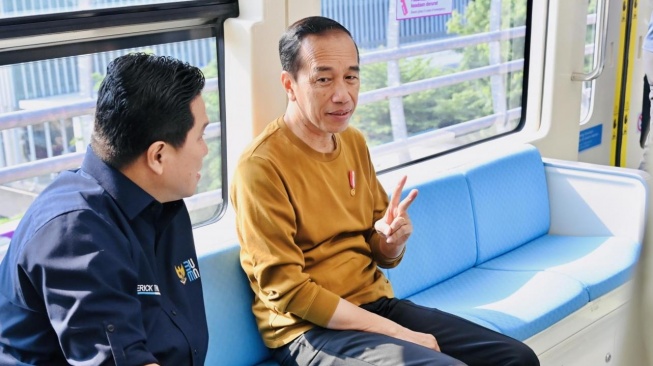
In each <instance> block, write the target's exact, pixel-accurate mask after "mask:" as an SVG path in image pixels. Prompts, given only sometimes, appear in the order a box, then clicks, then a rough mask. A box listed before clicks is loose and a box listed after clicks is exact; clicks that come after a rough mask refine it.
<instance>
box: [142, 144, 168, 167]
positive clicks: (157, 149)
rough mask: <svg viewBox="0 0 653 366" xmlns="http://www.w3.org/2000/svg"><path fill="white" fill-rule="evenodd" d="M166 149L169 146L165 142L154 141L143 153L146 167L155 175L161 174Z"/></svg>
mask: <svg viewBox="0 0 653 366" xmlns="http://www.w3.org/2000/svg"><path fill="white" fill-rule="evenodd" d="M168 148H169V146H168V144H166V143H165V142H163V141H155V142H153V143H152V145H150V147H148V148H147V151H146V152H145V160H146V161H147V166H148V167H149V168H150V169H152V171H153V172H154V173H155V174H157V175H161V174H163V159H164V157H165V153H166V152H167V149H168Z"/></svg>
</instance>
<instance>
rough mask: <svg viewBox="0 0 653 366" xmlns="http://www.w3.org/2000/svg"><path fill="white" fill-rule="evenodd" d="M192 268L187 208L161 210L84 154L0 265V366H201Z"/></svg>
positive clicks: (178, 204) (201, 327) (37, 206)
mask: <svg viewBox="0 0 653 366" xmlns="http://www.w3.org/2000/svg"><path fill="white" fill-rule="evenodd" d="M197 263H198V262H197V256H196V253H195V246H194V241H193V234H192V227H191V223H190V218H189V216H188V210H187V209H186V206H185V204H184V202H183V200H179V201H175V202H169V203H164V204H161V203H159V202H157V201H156V200H155V199H154V198H153V197H152V196H150V195H149V194H148V193H146V192H145V191H143V190H142V189H141V188H140V187H139V186H137V185H136V184H135V183H133V182H132V181H131V180H129V179H128V178H127V177H125V176H124V175H123V174H122V173H120V172H119V171H117V170H115V169H113V168H111V167H109V166H108V165H106V164H105V163H103V162H102V161H101V160H100V159H99V158H98V157H97V156H96V155H95V154H94V153H93V151H92V150H91V149H90V148H89V149H88V151H87V153H86V156H85V157H84V161H83V163H82V167H81V169H78V170H76V171H66V172H62V173H61V174H60V175H59V176H58V177H57V179H56V180H55V181H54V182H53V183H52V184H51V185H50V186H49V187H48V188H46V189H45V190H44V191H43V192H42V193H41V194H40V195H39V197H37V199H36V200H35V201H34V203H33V204H32V205H31V206H30V208H29V209H28V211H27V213H26V214H25V216H24V217H23V219H22V220H21V222H20V224H19V226H18V228H17V229H16V232H15V233H14V236H13V238H12V240H11V242H10V244H9V249H8V251H7V254H6V255H5V258H4V259H3V261H2V263H1V264H0V365H35V364H38V365H68V364H72V365H104V364H107V365H113V364H115V365H143V364H147V363H159V364H161V365H203V364H204V359H205V357H206V352H207V347H208V329H207V325H206V314H205V311H204V300H203V298H202V281H201V273H200V271H199V268H198V267H197Z"/></svg>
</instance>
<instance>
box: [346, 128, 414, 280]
mask: <svg viewBox="0 0 653 366" xmlns="http://www.w3.org/2000/svg"><path fill="white" fill-rule="evenodd" d="M357 132H358V131H357ZM358 134H359V136H360V139H359V140H358V143H359V144H361V145H362V148H361V149H360V151H363V152H364V153H365V154H364V156H362V157H361V160H364V162H365V163H366V166H367V167H368V169H367V176H366V179H367V180H368V182H369V187H370V190H371V192H372V196H373V199H374V209H373V213H372V215H373V217H372V227H371V228H370V229H369V231H368V233H367V235H366V241H367V244H368V245H369V246H370V248H371V250H372V256H373V258H374V261H376V263H377V264H378V266H379V267H381V268H394V267H396V266H397V265H399V262H401V259H402V258H403V257H404V253H405V252H406V250H405V248H404V250H403V251H402V252H401V254H400V255H399V256H398V257H397V258H388V257H386V256H385V255H383V253H382V252H381V250H380V248H379V245H380V244H381V236H380V235H379V234H378V233H377V232H376V230H375V229H374V223H376V222H377V221H378V220H380V219H381V218H383V215H384V214H385V211H386V209H387V208H388V204H389V199H388V194H387V193H386V192H385V189H383V185H381V182H379V180H378V178H377V176H376V171H375V170H374V165H373V164H372V158H371V156H370V151H369V149H368V148H367V144H366V142H365V138H364V137H363V135H362V134H361V133H360V132H358Z"/></svg>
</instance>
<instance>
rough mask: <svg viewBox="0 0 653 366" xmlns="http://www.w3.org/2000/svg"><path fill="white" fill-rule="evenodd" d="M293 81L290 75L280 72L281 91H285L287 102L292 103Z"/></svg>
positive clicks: (293, 97)
mask: <svg viewBox="0 0 653 366" xmlns="http://www.w3.org/2000/svg"><path fill="white" fill-rule="evenodd" d="M294 84H295V79H293V77H292V75H290V73H289V72H288V71H282V72H281V85H283V90H285V91H286V95H287V96H288V100H290V101H292V102H294V101H295V99H296V98H295V90H294V87H295V85H294Z"/></svg>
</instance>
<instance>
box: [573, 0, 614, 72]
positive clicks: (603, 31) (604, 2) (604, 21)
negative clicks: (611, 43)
mask: <svg viewBox="0 0 653 366" xmlns="http://www.w3.org/2000/svg"><path fill="white" fill-rule="evenodd" d="M609 5H610V0H601V2H600V3H599V8H598V9H597V13H598V17H599V24H600V25H601V28H600V29H599V28H597V34H596V36H597V37H599V42H596V60H597V62H596V65H595V66H594V69H593V70H592V71H590V72H589V73H587V74H586V73H582V72H574V73H572V74H571V80H573V81H592V80H594V79H596V78H598V77H599V76H601V74H602V73H603V69H604V68H605V50H606V47H607V43H608V6H609Z"/></svg>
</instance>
